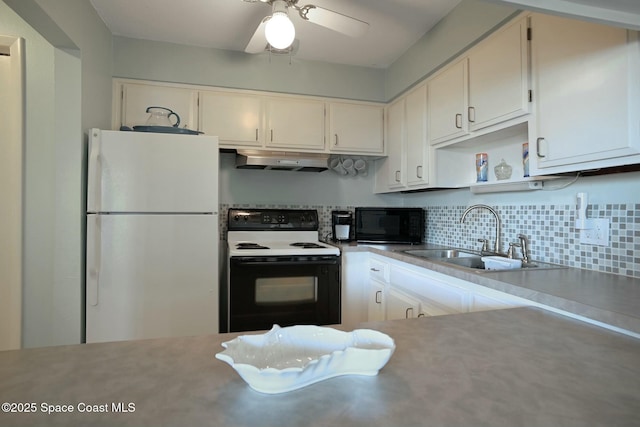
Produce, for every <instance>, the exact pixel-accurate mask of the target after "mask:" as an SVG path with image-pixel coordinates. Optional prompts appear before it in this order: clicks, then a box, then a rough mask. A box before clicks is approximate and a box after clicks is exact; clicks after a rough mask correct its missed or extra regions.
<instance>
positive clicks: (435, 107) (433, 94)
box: [428, 58, 468, 144]
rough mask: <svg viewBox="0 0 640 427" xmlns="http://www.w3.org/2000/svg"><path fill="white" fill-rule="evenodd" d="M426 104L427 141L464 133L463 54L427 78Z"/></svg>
mask: <svg viewBox="0 0 640 427" xmlns="http://www.w3.org/2000/svg"><path fill="white" fill-rule="evenodd" d="M428 105H429V108H428V114H429V141H430V142H431V144H437V143H439V142H444V141H447V140H450V139H453V138H456V137H459V136H463V135H466V134H467V133H468V123H467V120H466V117H467V115H466V112H467V59H466V58H465V59H463V60H462V61H459V62H457V63H455V64H453V65H452V66H450V67H449V68H447V69H446V70H444V71H442V72H441V73H440V74H438V75H436V76H435V77H433V78H432V79H431V80H430V81H429V103H428Z"/></svg>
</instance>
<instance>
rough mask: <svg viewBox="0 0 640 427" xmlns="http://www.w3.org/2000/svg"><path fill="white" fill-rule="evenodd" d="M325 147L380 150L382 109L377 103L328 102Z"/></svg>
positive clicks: (372, 152)
mask: <svg viewBox="0 0 640 427" xmlns="http://www.w3.org/2000/svg"><path fill="white" fill-rule="evenodd" d="M328 105H329V150H330V151H335V152H349V153H363V154H382V153H383V152H384V144H383V137H382V136H383V132H384V130H383V116H384V109H383V107H382V106H380V105H368V104H356V103H348V102H331V103H329V104H328Z"/></svg>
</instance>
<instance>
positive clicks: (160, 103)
mask: <svg viewBox="0 0 640 427" xmlns="http://www.w3.org/2000/svg"><path fill="white" fill-rule="evenodd" d="M147 107H164V108H168V109H170V110H171V111H173V112H174V113H176V114H177V115H178V116H180V127H181V128H187V129H192V130H196V129H198V123H197V115H196V110H197V108H198V92H197V91H195V90H191V89H182V88H175V87H167V86H156V85H145V84H135V83H125V84H123V85H122V105H121V111H120V125H121V126H129V127H133V126H138V125H144V124H146V122H147V119H148V118H149V113H147V112H146V111H147ZM174 119H175V118H174V117H171V120H172V121H174Z"/></svg>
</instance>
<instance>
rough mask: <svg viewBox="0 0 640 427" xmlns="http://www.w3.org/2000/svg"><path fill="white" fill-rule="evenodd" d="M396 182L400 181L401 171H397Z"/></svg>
mask: <svg viewBox="0 0 640 427" xmlns="http://www.w3.org/2000/svg"><path fill="white" fill-rule="evenodd" d="M396 182H400V171H396Z"/></svg>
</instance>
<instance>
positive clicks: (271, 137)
mask: <svg viewBox="0 0 640 427" xmlns="http://www.w3.org/2000/svg"><path fill="white" fill-rule="evenodd" d="M271 142H273V129H271Z"/></svg>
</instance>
